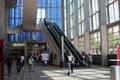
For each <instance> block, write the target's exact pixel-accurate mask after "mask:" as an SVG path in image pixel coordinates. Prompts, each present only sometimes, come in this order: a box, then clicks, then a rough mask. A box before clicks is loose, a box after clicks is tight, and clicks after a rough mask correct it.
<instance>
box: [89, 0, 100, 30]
mask: <svg viewBox="0 0 120 80" xmlns="http://www.w3.org/2000/svg"><path fill="white" fill-rule="evenodd" d="M99 10H100V9H99V0H89V11H90V12H89V17H90V31H93V30H96V29H98V28H99V26H100V24H99V14H100V13H99Z"/></svg>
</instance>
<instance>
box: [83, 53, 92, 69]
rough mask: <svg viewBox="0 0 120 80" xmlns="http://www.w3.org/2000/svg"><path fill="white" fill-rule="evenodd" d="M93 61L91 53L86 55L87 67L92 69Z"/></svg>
mask: <svg viewBox="0 0 120 80" xmlns="http://www.w3.org/2000/svg"><path fill="white" fill-rule="evenodd" d="M92 62H93V59H92V55H91V54H90V53H88V54H86V55H85V63H86V67H90V66H91V65H92Z"/></svg>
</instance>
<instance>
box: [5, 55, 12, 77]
mask: <svg viewBox="0 0 120 80" xmlns="http://www.w3.org/2000/svg"><path fill="white" fill-rule="evenodd" d="M6 63H7V70H8V76H10V74H11V69H12V56H11V55H10V54H8V56H7V59H6Z"/></svg>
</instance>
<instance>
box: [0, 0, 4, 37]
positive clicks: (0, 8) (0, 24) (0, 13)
mask: <svg viewBox="0 0 120 80" xmlns="http://www.w3.org/2000/svg"><path fill="white" fill-rule="evenodd" d="M4 12H5V2H4V0H0V39H4V27H5V26H4V16H5V14H4Z"/></svg>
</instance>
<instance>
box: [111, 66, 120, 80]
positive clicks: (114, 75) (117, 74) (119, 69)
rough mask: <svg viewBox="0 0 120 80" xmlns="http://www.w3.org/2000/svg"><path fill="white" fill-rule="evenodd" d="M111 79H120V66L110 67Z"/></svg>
mask: <svg viewBox="0 0 120 80" xmlns="http://www.w3.org/2000/svg"><path fill="white" fill-rule="evenodd" d="M110 80H120V66H111V67H110Z"/></svg>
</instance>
